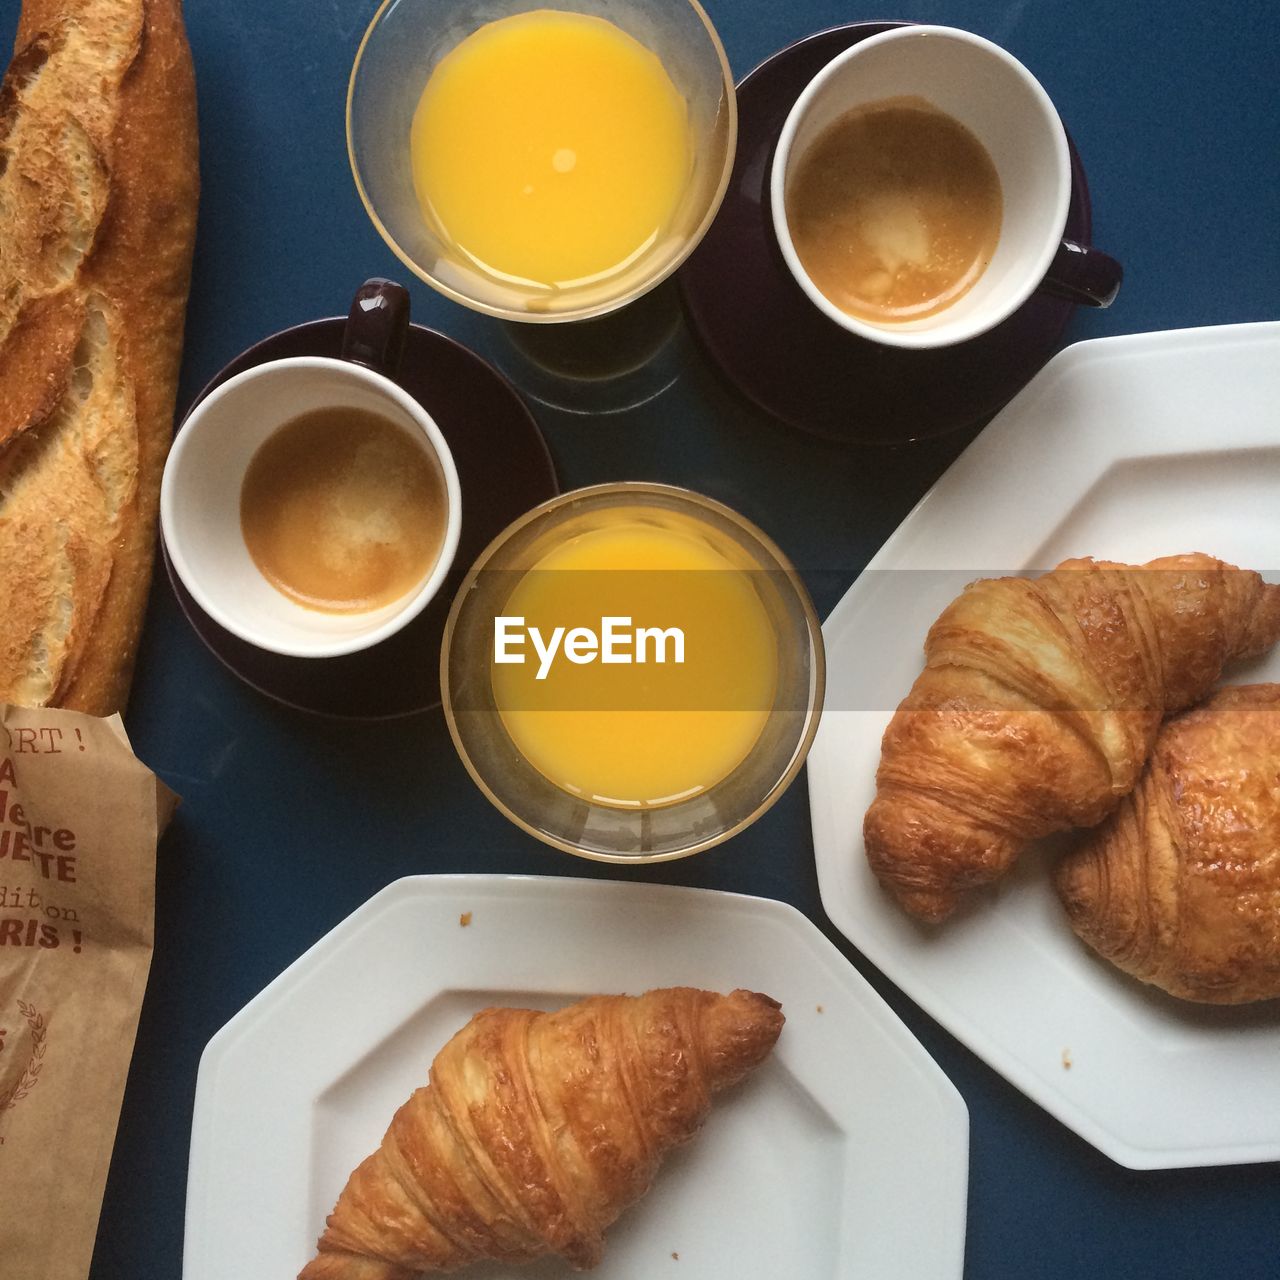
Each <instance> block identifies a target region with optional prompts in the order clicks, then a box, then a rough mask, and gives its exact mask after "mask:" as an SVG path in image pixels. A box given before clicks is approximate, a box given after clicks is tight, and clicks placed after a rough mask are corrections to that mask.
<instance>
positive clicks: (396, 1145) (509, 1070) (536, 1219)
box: [299, 987, 783, 1280]
mask: <svg viewBox="0 0 1280 1280" xmlns="http://www.w3.org/2000/svg"><path fill="white" fill-rule="evenodd" d="M782 1023H783V1017H782V1012H781V1007H780V1006H779V1005H778V1003H777V1001H775V1000H771V999H770V998H769V997H768V996H763V995H757V994H755V993H754V992H750V991H735V992H733V994H732V995H728V996H722V995H717V994H715V993H714V992H711V991H698V990H695V989H693V988H691V987H672V988H669V989H667V990H661V991H650V992H648V993H647V994H646V995H643V996H637V997H631V996H592V997H591V998H589V999H586V1000H580V1001H578V1002H577V1003H576V1004H572V1005H569V1006H568V1007H567V1008H565V1009H561V1010H560V1011H559V1012H557V1013H550V1014H548V1013H538V1012H535V1011H533V1010H529V1009H486V1010H484V1012H482V1013H478V1014H477V1015H476V1016H475V1017H474V1018H472V1020H471V1021H470V1022H469V1023H468V1024H467V1025H466V1026H465V1027H464V1028H463V1029H462V1030H461V1031H460V1032H458V1034H457V1035H455V1036H454V1037H453V1039H452V1040H450V1041H449V1043H448V1044H446V1045H445V1046H444V1048H443V1049H441V1050H440V1052H439V1053H438V1054H437V1055H436V1059H435V1061H434V1062H433V1063H432V1064H431V1078H430V1083H429V1084H428V1085H427V1086H426V1087H425V1088H422V1089H418V1090H416V1091H415V1092H414V1093H413V1095H412V1096H411V1097H410V1098H409V1100H408V1102H406V1103H405V1104H404V1106H402V1107H401V1108H400V1110H399V1111H397V1112H396V1115H395V1118H394V1119H393V1120H392V1122H391V1127H390V1128H389V1129H388V1130H387V1132H386V1135H385V1136H384V1137H383V1139H382V1145H381V1147H380V1148H379V1149H378V1150H377V1151H376V1152H374V1154H373V1155H371V1156H370V1157H369V1158H368V1159H367V1160H365V1161H364V1163H363V1164H361V1165H360V1166H359V1167H358V1168H357V1169H356V1171H355V1172H354V1173H353V1174H352V1175H351V1178H350V1180H349V1181H348V1182H347V1186H346V1189H345V1190H344V1191H343V1192H342V1195H341V1196H340V1197H339V1199H338V1203H337V1206H336V1207H335V1209H334V1211H333V1213H331V1214H330V1215H329V1219H328V1225H327V1227H326V1230H325V1232H324V1235H322V1236H321V1238H320V1243H319V1250H320V1252H319V1254H318V1256H317V1257H316V1258H314V1259H313V1260H312V1261H311V1262H309V1263H308V1264H307V1266H306V1267H304V1268H303V1270H302V1273H301V1275H300V1276H299V1280H413V1277H415V1276H417V1275H419V1274H421V1273H423V1272H437V1271H453V1270H455V1269H456V1268H458V1267H461V1266H464V1265H466V1264H467V1263H469V1262H474V1261H476V1260H478V1259H481V1258H490V1259H495V1260H498V1261H501V1262H506V1263H519V1262H528V1261H531V1260H533V1259H534V1258H539V1257H542V1256H544V1255H546V1254H553V1253H554V1254H560V1255H561V1256H562V1257H564V1258H565V1259H566V1260H567V1261H568V1262H569V1263H570V1264H571V1265H572V1266H574V1267H575V1268H578V1269H585V1268H587V1267H592V1266H594V1265H595V1264H596V1263H597V1262H599V1261H600V1258H601V1256H602V1253H603V1249H604V1240H603V1232H604V1229H605V1228H606V1227H607V1226H609V1225H610V1223H612V1222H613V1221H614V1219H615V1218H617V1216H618V1215H619V1214H620V1213H621V1212H622V1210H623V1209H625V1208H626V1207H627V1205H629V1204H631V1203H632V1201H634V1200H635V1199H637V1198H638V1197H639V1196H641V1195H642V1194H643V1193H644V1192H645V1191H646V1190H647V1189H648V1187H649V1185H650V1183H651V1182H652V1180H653V1176H654V1174H655V1172H656V1171H657V1168H658V1165H659V1163H660V1162H661V1160H662V1157H663V1156H664V1155H665V1153H666V1152H667V1150H668V1149H669V1148H671V1147H674V1146H676V1145H677V1144H678V1143H681V1142H684V1141H685V1140H686V1139H688V1138H690V1137H692V1136H693V1134H694V1132H695V1131H696V1130H697V1129H698V1127H699V1126H700V1125H701V1124H702V1122H703V1120H704V1119H705V1118H706V1115H707V1112H708V1110H709V1109H710V1106H711V1095H712V1094H713V1093H714V1092H716V1091H717V1090H719V1089H723V1088H725V1087H726V1086H728V1085H731V1084H734V1083H736V1082H737V1081H739V1080H741V1079H742V1078H743V1077H744V1076H745V1075H746V1074H747V1073H748V1072H749V1071H751V1070H752V1068H754V1067H756V1066H758V1065H759V1063H760V1062H762V1061H763V1060H764V1058H765V1057H766V1056H768V1053H769V1050H770V1049H772V1048H773V1045H774V1042H775V1041H776V1040H777V1038H778V1033H779V1032H780V1031H781V1030H782Z"/></svg>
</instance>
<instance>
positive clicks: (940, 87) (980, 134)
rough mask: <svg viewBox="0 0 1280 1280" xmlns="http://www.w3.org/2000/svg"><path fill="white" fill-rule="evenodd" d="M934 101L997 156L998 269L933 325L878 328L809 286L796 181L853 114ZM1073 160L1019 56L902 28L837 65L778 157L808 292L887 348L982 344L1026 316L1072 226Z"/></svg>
mask: <svg viewBox="0 0 1280 1280" xmlns="http://www.w3.org/2000/svg"><path fill="white" fill-rule="evenodd" d="M899 97H914V98H923V99H924V100H925V101H927V102H929V103H930V104H932V105H933V106H934V107H935V108H937V109H938V110H939V111H942V112H945V113H946V114H947V115H949V116H951V117H952V119H954V120H957V121H959V122H960V123H961V124H962V125H964V126H965V128H967V129H968V130H969V131H970V132H971V133H972V134H973V135H974V136H975V137H976V138H977V139H978V140H979V141H980V142H981V143H982V145H983V146H984V147H985V148H986V149H987V152H988V154H989V155H990V156H991V160H992V163H993V164H994V165H995V169H996V173H997V175H998V176H999V179H1000V187H1001V195H1002V200H1003V214H1002V221H1001V228H1000V238H999V241H998V244H997V246H996V252H995V254H994V256H993V258H992V260H991V263H990V265H989V266H988V267H987V269H986V270H985V271H984V272H983V273H982V275H981V276H980V277H979V278H978V280H977V281H976V282H975V284H974V285H973V287H972V288H971V289H970V290H969V291H968V292H967V293H965V294H964V295H962V296H961V297H960V298H959V299H958V300H957V301H956V302H954V303H953V304H952V305H951V306H949V307H947V308H945V309H944V310H942V311H939V312H937V313H935V314H934V315H931V316H925V317H923V318H920V319H916V320H909V321H902V322H892V323H891V322H886V323H884V324H878V323H875V322H872V321H868V320H864V319H861V318H856V317H853V316H850V315H848V314H847V313H846V312H844V311H841V310H840V308H839V307H837V306H836V305H835V304H834V303H833V302H831V301H830V300H829V299H828V298H827V297H826V296H825V295H824V294H823V293H822V291H821V290H820V289H819V288H818V287H817V285H816V284H814V283H813V281H812V280H811V279H810V277H809V275H808V274H807V273H806V271H805V269H804V267H803V266H802V265H801V263H800V259H799V256H798V255H797V253H796V250H795V245H794V243H793V242H792V239H791V235H790V232H789V230H788V228H787V219H786V203H785V201H786V192H787V189H788V183H789V181H790V179H791V176H792V175H793V174H794V173H795V171H796V167H797V165H798V164H799V162H800V161H801V160H802V159H803V157H804V155H805V153H806V152H807V151H808V149H809V148H810V147H811V146H812V145H813V143H814V141H815V140H816V139H817V138H818V136H819V135H820V134H821V133H822V132H823V130H824V129H826V127H827V126H828V125H830V124H831V123H832V122H834V121H835V120H836V119H838V118H839V117H840V116H842V115H844V114H845V113H846V112H848V111H851V110H853V109H854V108H856V107H860V106H863V105H864V104H867V103H874V102H880V101H883V100H885V99H888V98H899ZM1070 200H1071V161H1070V154H1069V151H1068V148H1067V137H1066V131H1065V130H1064V129H1063V127H1062V122H1061V120H1060V119H1059V118H1058V113H1057V112H1056V111H1055V110H1054V107H1053V103H1052V102H1051V101H1050V100H1049V96H1048V95H1047V94H1046V93H1045V91H1044V89H1043V88H1042V87H1041V86H1040V84H1039V82H1038V81H1037V80H1036V79H1035V78H1034V77H1033V76H1032V75H1031V73H1030V72H1029V71H1027V69H1026V68H1025V67H1024V66H1022V64H1021V63H1020V62H1018V61H1017V60H1016V59H1015V58H1014V57H1013V56H1012V54H1010V53H1008V52H1006V51H1005V50H1004V49H1001V48H1000V47H999V46H998V45H995V44H992V43H991V42H990V41H989V40H984V39H982V38H981V37H980V36H975V35H973V34H972V33H970V32H967V31H958V30H955V29H953V28H950V27H928V26H917V27H899V28H895V29H894V30H893V31H887V32H883V33H881V34H880V35H876V36H871V37H869V38H868V39H866V40H863V41H861V42H860V43H858V44H856V45H853V46H852V47H851V48H849V49H847V50H845V52H844V53H842V54H840V55H839V56H838V57H836V58H834V59H833V60H832V61H831V62H830V63H828V64H827V66H826V67H824V68H823V69H822V70H821V71H820V72H818V74H817V75H816V76H815V77H814V78H813V80H812V81H810V83H809V85H808V86H807V87H806V89H805V90H804V92H803V93H802V94H801V95H800V97H799V98H798V99H797V100H796V103H795V105H794V106H793V107H792V109H791V112H790V114H789V115H788V117H787V120H786V123H785V124H784V126H783V129H782V133H781V135H780V136H779V139H778V147H777V150H776V152H775V155H774V163H773V170H772V174H771V182H770V202H771V205H772V214H773V225H774V230H775V232H776V234H777V237H778V243H779V246H780V247H781V249H782V254H783V258H784V259H785V261H786V263H787V266H788V268H789V269H790V271H791V273H792V275H793V276H794V277H795V278H796V281H797V283H798V284H799V285H800V287H801V288H802V289H803V290H804V291H805V293H807V294H808V295H809V297H810V298H811V299H812V300H813V302H814V304H815V305H816V306H817V307H819V308H820V309H821V310H822V311H823V312H824V313H826V314H827V315H828V316H829V317H830V318H831V319H832V320H834V321H836V323H837V324H841V325H843V326H844V327H845V328H846V329H849V330H851V331H853V332H854V333H858V334H860V335H862V336H864V337H869V338H872V339H873V340H875V341H877V342H884V343H889V344H891V345H895V346H903V347H932V346H946V345H949V344H951V343H955V342H963V341H965V340H966V339H968V338H972V337H976V336H977V335H978V334H979V333H983V332H985V331H986V330H987V329H990V328H993V327H994V326H995V325H997V324H999V323H1000V321H1002V320H1004V319H1005V318H1006V317H1007V316H1009V315H1011V314H1012V313H1013V312H1014V311H1016V310H1017V309H1018V307H1020V306H1021V305H1022V304H1023V303H1024V302H1025V301H1026V300H1027V298H1028V297H1030V295H1031V294H1032V292H1033V291H1034V290H1035V288H1036V286H1037V285H1038V284H1039V283H1040V282H1041V280H1043V279H1044V276H1045V274H1046V273H1047V271H1048V269H1049V266H1050V263H1051V262H1052V261H1053V257H1054V254H1055V253H1056V252H1057V249H1058V246H1059V244H1060V243H1061V241H1062V235H1063V232H1064V230H1065V229H1066V223H1067V209H1068V206H1069V204H1070Z"/></svg>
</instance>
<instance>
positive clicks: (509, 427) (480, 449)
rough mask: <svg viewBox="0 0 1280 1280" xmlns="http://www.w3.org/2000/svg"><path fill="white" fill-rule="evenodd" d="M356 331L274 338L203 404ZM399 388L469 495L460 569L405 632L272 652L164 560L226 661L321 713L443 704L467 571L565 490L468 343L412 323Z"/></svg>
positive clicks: (504, 386)
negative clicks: (210, 608)
mask: <svg viewBox="0 0 1280 1280" xmlns="http://www.w3.org/2000/svg"><path fill="white" fill-rule="evenodd" d="M345 325H346V320H345V318H343V317H335V318H334V319H331V320H314V321H312V322H310V323H309V324H301V325H297V326H296V327H294V328H292V329H286V330H285V331H284V332H283V333H277V334H274V335H273V336H272V337H270V338H266V339H264V340H263V341H262V342H259V343H258V344H257V345H256V346H254V347H250V348H249V350H248V351H246V352H244V353H243V354H242V355H240V356H238V357H237V358H236V359H235V360H233V361H232V362H231V363H230V364H229V365H227V367H226V368H225V369H223V370H222V372H221V373H219V374H218V375H217V376H216V377H215V378H214V379H213V381H211V382H210V383H209V385H208V386H207V387H205V388H204V390H203V391H201V393H200V395H199V396H197V397H196V400H195V402H194V404H193V406H192V407H194V405H195V404H199V403H200V401H201V400H203V399H204V397H205V396H207V395H208V394H209V392H210V391H212V390H213V389H214V387H216V386H218V385H219V384H221V383H223V382H225V381H226V380H227V379H228V378H230V377H232V376H233V375H234V374H237V373H241V372H242V371H243V370H245V369H249V368H252V367H253V366H254V365H258V364H264V363H265V362H266V361H268V360H282V359H284V358H286V357H288V356H333V357H335V358H336V357H339V356H341V355H342V338H343V331H344V327H345ZM395 381H396V382H398V383H399V384H400V385H401V386H402V387H403V388H404V389H405V390H406V391H407V392H409V394H410V395H411V396H413V397H414V399H416V400H417V401H418V402H419V403H420V404H421V405H422V406H423V408H425V409H426V411H427V412H428V413H429V414H430V415H431V416H432V418H434V419H435V422H436V425H437V426H438V427H439V428H440V430H441V432H442V433H443V434H444V437H445V439H446V440H447V441H448V442H449V450H450V452H451V453H452V454H453V460H454V463H455V465H456V466H457V469H458V479H459V481H460V482H461V488H462V534H461V538H460V540H459V542H458V552H457V555H456V556H455V558H454V562H453V568H452V570H451V571H450V573H449V576H448V578H446V579H445V583H444V586H443V587H442V588H441V590H440V593H439V595H437V596H436V597H435V599H434V600H432V602H431V603H430V604H429V605H428V606H427V607H426V608H425V609H424V610H423V611H422V613H420V614H419V615H418V617H416V618H415V619H414V620H413V621H412V622H411V623H409V624H408V625H407V626H406V627H405V628H404V629H403V630H402V631H398V632H397V633H396V634H395V635H393V636H392V637H390V639H388V640H385V641H383V642H382V643H381V644H379V645H377V646H376V647H375V648H373V649H367V650H365V651H364V652H362V653H353V654H348V655H346V656H344V657H340V658H287V657H282V656H281V655H280V654H275V653H267V652H265V651H264V650H262V649H258V648H256V647H255V646H254V645H251V644H248V643H246V642H245V641H244V640H241V639H240V638H239V637H238V636H235V635H232V634H231V632H229V631H227V630H225V629H224V628H223V627H220V626H219V625H218V624H217V623H216V622H214V621H213V619H212V618H210V617H209V616H208V614H206V613H205V612H204V611H203V610H202V609H201V608H200V606H199V605H198V604H196V602H195V601H194V600H193V599H192V598H191V595H190V594H189V593H188V591H187V589H186V588H185V587H184V586H183V585H182V582H181V580H180V579H179V578H178V575H177V574H176V573H174V571H173V566H172V565H171V564H170V563H169V557H168V553H167V552H165V553H164V563H165V568H166V569H167V570H168V573H169V581H170V582H171V583H172V584H173V590H174V592H175V594H176V595H177V597H178V603H179V604H180V605H181V606H182V611H183V612H184V613H185V614H186V615H187V619H188V621H189V622H190V623H191V625H192V626H193V627H194V628H195V630H196V634H197V635H199V637H200V638H201V639H202V640H203V641H204V642H205V644H206V645H208V646H209V648H210V649H211V650H212V651H213V653H214V654H215V655H216V656H217V657H218V658H219V659H221V661H222V662H223V664H224V665H225V666H227V667H228V668H230V670H231V671H233V672H234V673H235V674H236V675H237V676H239V677H240V679H242V680H243V681H245V683H246V684H249V685H252V686H253V687H254V688H255V689H257V690H258V691H259V692H261V693H264V694H266V695H267V696H268V697H271V698H275V699H276V700H277V701H278V702H283V703H285V704H286V705H287V706H291V707H296V708H298V709H300V710H303V711H312V712H315V713H316V714H318V715H326V716H342V717H346V718H351V719H361V720H370V719H387V718H389V717H392V716H404V715H411V714H413V713H414V712H417V711H426V710H428V709H430V708H431V707H436V706H439V704H440V641H441V639H442V636H443V633H444V624H445V619H446V617H447V616H448V613H449V605H450V604H451V602H452V600H453V596H454V593H455V592H456V591H457V589H458V585H459V583H460V582H461V581H462V578H463V575H464V574H465V573H466V571H467V569H468V568H470V566H471V563H472V561H473V560H475V558H476V557H477V556H478V555H479V554H480V552H481V551H483V550H484V548H485V547H486V546H488V545H489V543H490V542H491V541H492V540H493V539H494V538H495V537H497V535H498V534H499V533H501V532H502V530H503V529H505V528H506V527H507V525H508V524H510V523H511V521H512V520H514V519H515V518H516V517H517V516H520V515H523V514H524V513H525V512H526V511H528V510H529V508H530V507H534V506H537V505H538V503H540V502H544V501H546V499H548V498H551V497H554V496H555V495H556V494H557V493H558V492H559V491H560V486H559V483H558V481H557V480H556V473H555V467H554V465H553V463H552V461H551V455H550V453H549V452H548V451H547V446H546V442H545V441H544V440H543V438H542V432H541V431H540V430H539V429H538V424H537V423H536V422H535V421H534V419H533V415H532V414H531V413H530V412H529V410H528V409H527V408H526V406H525V404H524V401H523V400H521V399H520V397H519V396H518V395H517V394H516V392H515V390H514V389H513V388H512V386H511V385H510V383H508V382H507V381H506V380H505V379H504V378H503V377H502V376H501V375H500V374H498V373H497V372H495V370H493V369H492V368H491V367H490V366H489V365H487V364H486V363H485V362H484V361H483V360H481V359H480V357H479V356H477V355H475V354H473V353H472V352H471V351H468V350H467V348H466V347H463V346H460V345H459V344H458V343H457V342H455V341H454V340H453V339H452V338H447V337H445V335H444V334H442V333H436V332H435V331H434V330H432V329H424V328H422V327H421V326H419V325H410V326H409V328H408V330H407V333H406V341H405V346H404V354H403V357H402V359H401V361H400V367H399V373H398V374H397V375H396V377H395ZM179 430H181V428H179ZM162 550H163V541H162Z"/></svg>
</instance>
